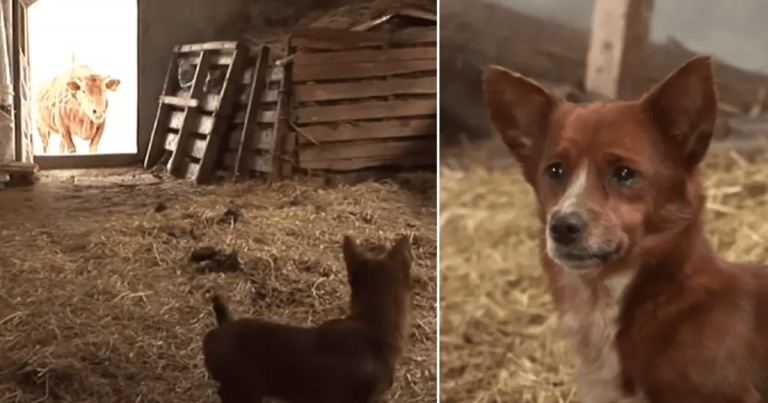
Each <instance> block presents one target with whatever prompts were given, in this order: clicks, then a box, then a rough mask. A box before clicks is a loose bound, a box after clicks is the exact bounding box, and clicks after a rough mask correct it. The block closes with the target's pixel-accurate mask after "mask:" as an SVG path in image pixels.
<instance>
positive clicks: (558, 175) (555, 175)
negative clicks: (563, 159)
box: [545, 162, 565, 182]
mask: <svg viewBox="0 0 768 403" xmlns="http://www.w3.org/2000/svg"><path fill="white" fill-rule="evenodd" d="M545 173H546V175H547V178H549V179H551V180H553V181H555V182H560V181H561V180H563V179H565V167H564V166H563V164H561V163H559V162H555V163H553V164H549V165H547V168H546V170H545Z"/></svg>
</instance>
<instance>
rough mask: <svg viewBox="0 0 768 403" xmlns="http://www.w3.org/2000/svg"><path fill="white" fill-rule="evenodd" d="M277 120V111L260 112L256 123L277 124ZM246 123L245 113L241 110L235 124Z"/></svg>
mask: <svg viewBox="0 0 768 403" xmlns="http://www.w3.org/2000/svg"><path fill="white" fill-rule="evenodd" d="M275 119H277V113H276V112H275V111H262V110H259V111H257V113H256V121H257V122H258V123H275ZM244 122H245V111H244V110H240V111H238V112H237V114H236V115H235V119H234V123H238V124H242V123H244Z"/></svg>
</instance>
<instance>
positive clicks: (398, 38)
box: [290, 27, 437, 50]
mask: <svg viewBox="0 0 768 403" xmlns="http://www.w3.org/2000/svg"><path fill="white" fill-rule="evenodd" d="M436 42H437V28H432V27H430V28H411V29H405V30H402V31H400V32H396V33H394V34H391V35H390V34H388V33H386V32H359V31H348V30H346V29H334V28H319V27H315V28H304V29H300V30H297V31H295V32H294V33H293V35H292V36H291V40H290V44H291V46H292V47H296V48H305V49H316V50H342V49H356V48H365V47H376V46H384V45H417V44H425V43H436Z"/></svg>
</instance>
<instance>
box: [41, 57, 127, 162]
mask: <svg viewBox="0 0 768 403" xmlns="http://www.w3.org/2000/svg"><path fill="white" fill-rule="evenodd" d="M119 85H120V80H117V79H114V78H113V79H108V78H107V77H105V76H100V75H98V74H94V73H93V72H92V71H91V70H90V69H89V68H88V67H86V66H77V67H73V68H71V69H69V70H67V71H66V72H65V73H63V74H61V75H59V76H57V77H54V78H53V79H52V80H50V81H47V82H45V83H43V84H42V85H41V86H40V89H39V90H38V92H37V130H38V133H39V134H40V139H41V140H42V143H43V152H44V153H47V152H48V142H49V140H50V137H51V133H59V134H61V152H62V153H74V152H75V144H74V142H73V141H72V136H73V135H74V136H77V137H80V138H82V139H83V140H89V141H90V145H89V150H90V152H91V153H95V152H96V151H97V149H98V147H99V142H100V141H101V136H102V134H103V133H104V125H105V124H106V114H107V107H108V101H107V92H109V91H116V90H117V87H118V86H119Z"/></svg>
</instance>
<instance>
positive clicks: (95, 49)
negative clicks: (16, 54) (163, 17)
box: [28, 0, 138, 155]
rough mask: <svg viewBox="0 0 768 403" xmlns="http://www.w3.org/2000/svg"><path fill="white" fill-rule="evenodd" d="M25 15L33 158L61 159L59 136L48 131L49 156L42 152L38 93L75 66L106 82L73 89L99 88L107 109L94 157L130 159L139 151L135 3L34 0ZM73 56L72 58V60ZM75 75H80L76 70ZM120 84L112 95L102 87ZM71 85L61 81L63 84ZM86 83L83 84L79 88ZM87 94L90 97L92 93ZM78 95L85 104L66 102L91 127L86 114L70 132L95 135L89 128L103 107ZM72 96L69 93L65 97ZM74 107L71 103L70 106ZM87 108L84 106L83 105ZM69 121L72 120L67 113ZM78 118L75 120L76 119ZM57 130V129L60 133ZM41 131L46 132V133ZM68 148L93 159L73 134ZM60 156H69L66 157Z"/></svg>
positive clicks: (127, 0)
mask: <svg viewBox="0 0 768 403" xmlns="http://www.w3.org/2000/svg"><path fill="white" fill-rule="evenodd" d="M28 16H29V53H30V55H29V56H30V58H29V59H30V80H31V86H32V94H31V95H32V108H33V109H32V116H33V130H34V133H33V144H34V153H35V155H58V154H61V151H60V144H61V143H60V142H61V138H62V136H61V133H59V132H57V131H55V130H51V134H50V140H49V144H48V152H47V153H44V152H43V145H42V140H41V137H40V131H39V128H38V121H37V120H38V111H39V109H38V105H37V94H38V90H39V89H40V87H41V85H45V83H46V82H49V81H50V80H51V79H53V78H55V77H57V76H62V74H64V73H66V72H67V71H68V70H69V69H71V68H72V67H73V65H72V61H73V58H74V63H75V65H78V66H79V65H85V66H87V67H88V68H90V70H91V71H92V72H93V73H95V74H98V75H100V76H103V77H105V79H104V80H101V81H99V80H98V79H97V80H93V79H85V80H79V81H78V80H75V81H76V82H79V83H80V84H78V85H72V86H71V87H73V88H79V89H80V90H83V89H86V90H87V89H90V88H98V87H99V84H100V87H102V88H103V89H102V90H101V91H102V92H103V93H105V94H106V97H107V98H106V99H107V100H108V103H107V105H108V107H107V108H106V113H105V114H106V118H105V120H104V131H103V133H102V135H101V139H100V141H99V142H98V148H97V150H96V152H95V154H124V153H125V154H132V153H136V152H137V149H136V148H137V147H136V131H137V127H136V126H137V122H136V119H137V114H138V107H137V105H138V104H137V100H138V91H137V87H138V85H137V84H138V82H137V81H138V60H137V55H136V54H137V46H138V23H137V19H138V7H137V2H136V0H108V1H105V0H67V1H61V0H38V1H37V2H36V3H34V4H33V5H32V6H30V8H29V11H28ZM73 56H74V57H73ZM79 74H81V75H82V74H83V70H80V72H79ZM114 79H116V80H119V84H117V86H116V88H114V91H110V90H108V89H107V88H106V87H105V85H104V83H106V84H107V85H106V86H109V87H115V83H116V82H115V81H110V80H114ZM68 81H72V80H64V79H62V80H61V83H62V85H66V82H68ZM83 84H84V85H83ZM87 93H91V94H93V93H94V91H88V90H87ZM87 93H85V94H80V95H79V98H80V99H84V100H85V101H84V102H79V101H72V100H70V101H68V102H69V104H68V105H69V106H70V107H72V106H77V105H80V106H81V107H83V108H87V109H88V110H89V111H90V112H91V113H90V114H89V115H90V116H91V118H90V122H89V121H86V120H84V119H83V118H85V117H87V116H88V115H81V116H77V117H78V118H80V119H81V121H80V122H78V123H76V124H75V125H73V127H72V128H73V132H74V131H78V129H77V128H80V129H79V131H81V132H84V133H85V135H84V136H85V137H88V136H89V134H90V133H93V129H92V128H84V129H83V128H82V127H83V123H86V126H93V125H94V124H93V123H92V122H93V120H94V119H95V120H96V121H98V120H99V115H101V110H102V109H103V107H102V105H103V104H100V103H99V102H98V100H97V101H96V102H95V103H92V104H91V103H90V102H89V101H90V100H91V99H98V93H99V90H96V91H95V93H96V94H97V96H96V97H90V96H87V95H86V94H87ZM69 94H71V90H70V92H69V93H67V95H69ZM73 102H74V103H73ZM85 105H87V106H85ZM67 116H73V115H71V114H68V115H67ZM75 116H76V115H75ZM44 121H46V122H49V123H48V124H47V125H46V126H48V128H49V129H50V128H58V126H61V124H58V123H57V121H60V119H54V120H53V121H51V120H50V119H47V118H44ZM59 130H60V128H59ZM44 131H45V128H44ZM72 143H73V145H74V147H75V150H76V154H78V155H82V154H85V155H87V154H93V153H91V151H90V150H89V148H90V147H89V145H90V143H91V141H89V140H85V139H83V138H81V137H79V136H77V135H76V134H73V135H72ZM64 154H68V153H67V152H64Z"/></svg>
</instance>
